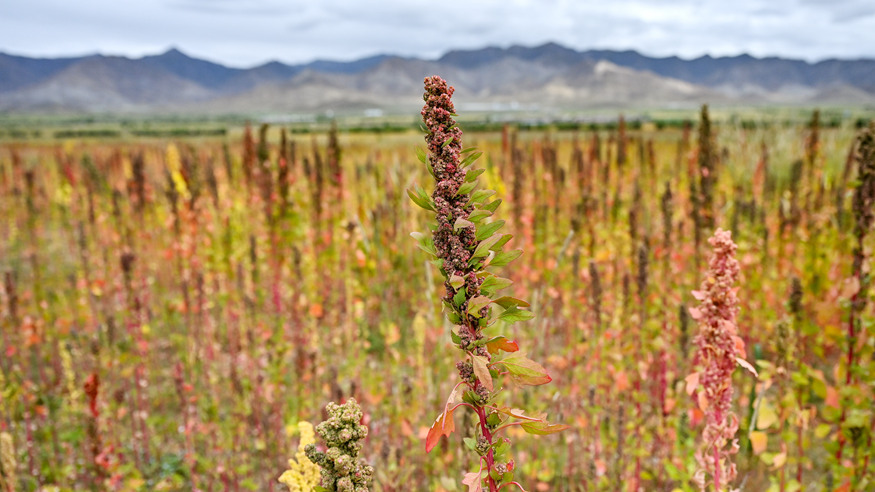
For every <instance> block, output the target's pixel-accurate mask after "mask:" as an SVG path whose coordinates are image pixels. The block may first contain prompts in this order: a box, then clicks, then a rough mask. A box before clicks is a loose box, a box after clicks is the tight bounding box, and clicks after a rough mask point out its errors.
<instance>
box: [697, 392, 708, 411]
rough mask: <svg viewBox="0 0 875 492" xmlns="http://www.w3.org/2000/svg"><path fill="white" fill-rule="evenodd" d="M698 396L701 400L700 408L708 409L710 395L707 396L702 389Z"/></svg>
mask: <svg viewBox="0 0 875 492" xmlns="http://www.w3.org/2000/svg"><path fill="white" fill-rule="evenodd" d="M696 396H697V398H698V400H699V409H700V410H702V412H706V411H708V397H707V396H705V392H704V391H700V392H699V393H698V395H696Z"/></svg>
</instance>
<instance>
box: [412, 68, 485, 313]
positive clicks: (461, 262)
mask: <svg viewBox="0 0 875 492" xmlns="http://www.w3.org/2000/svg"><path fill="white" fill-rule="evenodd" d="M452 95H453V88H452V87H449V86H448V85H447V83H446V81H444V80H443V79H441V78H440V77H438V76H437V75H435V76H432V77H427V78H426V79H425V95H424V96H423V99H425V107H423V108H422V112H421V114H422V120H423V122H425V126H426V128H427V130H428V134H427V135H426V136H425V141H426V142H427V144H428V154H429V162H430V163H431V165H432V166H433V169H434V176H435V181H437V185H436V186H435V190H434V193H433V194H432V199H433V200H434V203H435V208H436V212H437V213H436V216H437V223H438V226H437V229H435V231H434V236H433V241H434V247H435V250H436V251H437V256H438V258H441V259H443V260H444V269H445V270H446V272H447V273H448V274H449V275H454V274H455V275H458V276H460V277H464V278H466V289H467V292H468V295H467V296H466V297H467V298H468V299H470V298H472V297H474V296H476V295H477V294H478V293H479V284H480V283H481V282H482V281H481V280H480V279H477V278H476V277H475V276H474V275H473V273H472V272H471V268H470V267H469V266H468V260H470V259H471V251H470V249H472V248H473V247H474V246H476V244H477V240H476V238H475V237H474V229H473V228H471V227H464V228H461V229H459V230H458V231H456V230H454V229H455V227H454V226H455V223H456V220H458V219H459V218H462V219H467V218H468V215H469V214H470V213H471V211H472V210H473V206H472V205H470V204H468V198H469V196H468V195H467V194H461V195H457V194H456V192H457V191H458V190H459V187H460V186H462V184H463V183H464V182H465V170H464V169H462V167H461V166H460V162H459V157H460V155H461V149H462V130H460V129H459V128H458V127H456V121H455V120H454V119H453V114H454V112H455V108H454V107H453V101H452V100H451V97H452ZM449 275H448V276H449ZM446 287H447V296H448V299H447V300H449V299H452V297H453V294H454V289H453V288H452V287H451V286H450V285H449V283H447V286H446Z"/></svg>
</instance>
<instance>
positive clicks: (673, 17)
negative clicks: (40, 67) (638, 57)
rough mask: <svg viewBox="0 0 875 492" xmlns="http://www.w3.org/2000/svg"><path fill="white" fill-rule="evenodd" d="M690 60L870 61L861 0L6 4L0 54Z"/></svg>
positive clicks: (873, 17) (869, 12)
mask: <svg viewBox="0 0 875 492" xmlns="http://www.w3.org/2000/svg"><path fill="white" fill-rule="evenodd" d="M548 41H555V42H558V43H560V44H563V45H566V46H569V47H572V48H576V49H590V48H614V49H635V50H639V51H641V52H643V53H645V54H649V55H655V56H669V55H679V56H682V57H686V58H690V57H697V56H702V55H704V54H710V55H712V56H721V55H736V54H740V53H744V52H747V53H750V54H753V55H754V56H769V55H780V56H786V57H796V58H804V59H807V60H812V61H813V60H818V59H823V58H827V57H844V58H851V57H871V56H873V54H872V52H871V46H875V4H873V3H872V2H871V0H773V1H771V2H769V3H768V4H767V5H764V4H763V3H762V2H761V1H759V0H733V1H731V2H725V1H712V0H615V1H613V2H580V1H576V0H541V1H535V0H479V1H471V0H465V1H462V0H443V1H442V2H434V1H433V0H430V1H426V0H406V1H405V0H382V1H370V2H349V1H348V0H322V1H320V2H313V1H309V0H289V1H285V0H250V1H247V2H240V1H239V0H165V1H163V2H137V3H131V2H117V1H115V0H83V1H81V2H69V1H61V0H28V1H27V2H13V1H9V2H6V3H5V5H4V14H3V16H0V51H10V52H15V53H21V54H27V55H44V56H58V55H63V54H77V55H78V54H83V53H91V52H97V51H100V52H104V53H116V54H126V55H128V56H140V55H143V54H150V53H156V52H160V51H163V50H164V49H166V48H167V47H168V46H178V47H179V48H180V49H182V50H183V51H186V52H188V53H190V54H192V55H194V56H199V57H205V58H208V59H212V60H216V61H222V62H224V63H228V64H232V65H235V66H252V65H256V64H260V63H263V62H265V61H268V60H272V59H276V60H280V61H284V62H287V63H299V62H306V61H310V60H313V59H316V58H323V59H326V58H327V59H339V60H351V59H355V58H360V57H364V56H369V55H373V54H378V53H391V54H399V55H403V56H420V57H426V58H436V57H438V56H440V55H441V54H443V53H445V52H446V51H448V50H451V49H464V48H479V47H483V46H487V45H493V46H510V45H513V44H521V45H529V46H531V45H536V44H541V43H545V42H548Z"/></svg>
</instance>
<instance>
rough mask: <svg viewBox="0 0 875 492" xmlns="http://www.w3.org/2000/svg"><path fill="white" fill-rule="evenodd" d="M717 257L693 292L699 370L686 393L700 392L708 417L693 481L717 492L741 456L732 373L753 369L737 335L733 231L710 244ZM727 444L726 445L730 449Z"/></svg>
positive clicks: (733, 472) (701, 406)
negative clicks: (711, 486)
mask: <svg viewBox="0 0 875 492" xmlns="http://www.w3.org/2000/svg"><path fill="white" fill-rule="evenodd" d="M708 243H709V244H711V246H712V248H713V254H712V256H711V260H710V263H709V266H708V273H707V275H706V277H705V280H704V281H703V282H702V287H701V290H697V291H693V297H695V298H696V299H697V300H698V301H699V302H700V304H699V306H698V307H696V308H691V309H690V316H691V317H692V318H693V319H694V320H696V321H698V323H699V334H698V336H697V337H696V339H695V343H696V345H697V346H698V351H697V353H696V356H695V359H694V363H695V364H696V365H697V366H698V369H699V370H698V372H696V373H693V374H692V375H690V376H688V377H687V390H688V392H690V393H692V392H693V391H696V398H697V401H698V405H699V409H700V410H701V411H702V412H703V413H704V414H705V430H704V431H703V433H702V440H703V442H702V445H701V447H700V448H699V450H698V451H697V452H696V461H697V462H698V465H699V469H698V471H697V472H696V475H695V481H696V483H697V484H698V485H699V487H701V489H702V490H703V491H704V490H706V488H707V485H708V483H709V482H708V477H710V479H711V483H713V484H714V490H715V491H718V492H719V491H723V490H730V489H729V484H730V483H731V482H732V481H733V480H734V479H735V476H736V467H735V463H734V462H733V461H732V455H733V454H735V453H737V452H738V440H737V439H735V433H736V431H737V430H738V417H737V416H736V415H735V414H734V413H733V412H732V408H731V407H732V394H733V389H732V373H733V371H735V367H736V366H737V365H739V364H740V365H742V366H744V367H745V368H748V369H749V370H751V371H753V372H754V373H755V370H754V369H753V366H751V365H750V364H749V363H748V362H746V361H745V360H744V358H743V357H744V356H745V352H744V342H743V341H742V339H741V338H740V337H739V336H738V328H737V326H736V318H737V316H738V297H737V296H736V293H735V292H736V290H735V285H736V284H737V283H738V276H739V272H740V269H741V268H740V266H739V263H738V260H736V259H735V250H736V248H737V246H736V245H735V243H734V242H732V233H731V232H729V231H724V230H722V229H717V232H715V233H714V236H712V237H711V239H709V240H708ZM727 446H728V447H727Z"/></svg>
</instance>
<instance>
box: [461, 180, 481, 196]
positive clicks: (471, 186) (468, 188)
mask: <svg viewBox="0 0 875 492" xmlns="http://www.w3.org/2000/svg"><path fill="white" fill-rule="evenodd" d="M476 186H477V182H476V181H472V182H470V183H463V184H462V186H460V187H459V190H458V191H456V196H460V195H467V194H468V193H471V190H473V189H474V188H475V187H476Z"/></svg>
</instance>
